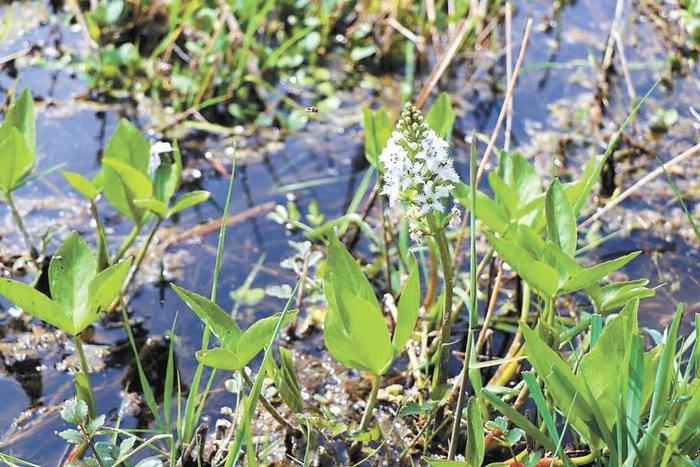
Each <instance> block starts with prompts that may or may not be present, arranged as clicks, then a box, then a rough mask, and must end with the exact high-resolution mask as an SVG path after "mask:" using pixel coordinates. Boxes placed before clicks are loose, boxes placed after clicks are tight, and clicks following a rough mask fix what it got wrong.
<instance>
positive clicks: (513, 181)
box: [505, 151, 542, 207]
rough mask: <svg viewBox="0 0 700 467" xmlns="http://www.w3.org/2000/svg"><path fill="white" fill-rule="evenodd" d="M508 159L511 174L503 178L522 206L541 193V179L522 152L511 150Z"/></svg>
mask: <svg viewBox="0 0 700 467" xmlns="http://www.w3.org/2000/svg"><path fill="white" fill-rule="evenodd" d="M510 159H511V162H510V166H511V167H512V174H509V175H508V176H507V177H505V180H506V183H509V184H510V185H511V186H512V187H513V188H514V189H515V192H516V193H517V194H518V206H520V207H522V206H525V205H526V204H528V203H530V202H531V201H533V200H535V199H537V198H538V197H539V196H540V195H541V194H542V179H541V178H540V176H539V175H538V174H537V171H536V170H535V167H533V165H532V164H530V162H529V161H528V160H527V159H525V156H523V155H522V153H520V152H518V151H516V152H513V153H512V154H511V155H510Z"/></svg>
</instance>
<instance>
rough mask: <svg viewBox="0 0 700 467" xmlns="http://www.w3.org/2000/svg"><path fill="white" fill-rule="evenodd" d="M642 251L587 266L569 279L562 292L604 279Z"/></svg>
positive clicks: (574, 289)
mask: <svg viewBox="0 0 700 467" xmlns="http://www.w3.org/2000/svg"><path fill="white" fill-rule="evenodd" d="M640 253H641V251H635V252H633V253H630V254H627V255H625V256H621V257H620V258H617V259H614V260H612V261H606V262H605V263H600V264H596V265H595V266H592V267H590V268H586V269H584V270H582V271H581V272H579V273H578V274H576V275H574V276H572V277H571V279H569V280H568V281H567V282H566V283H565V284H564V286H563V287H562V288H561V292H562V293H569V292H574V291H576V290H580V289H584V288H586V287H588V286H589V285H591V284H594V283H596V282H598V281H599V280H601V279H603V278H604V277H605V276H607V275H608V274H610V273H612V272H614V271H617V270H618V269H620V268H621V267H623V266H624V265H625V264H627V263H629V262H630V261H632V260H633V259H634V258H636V257H637V256H639V254H640Z"/></svg>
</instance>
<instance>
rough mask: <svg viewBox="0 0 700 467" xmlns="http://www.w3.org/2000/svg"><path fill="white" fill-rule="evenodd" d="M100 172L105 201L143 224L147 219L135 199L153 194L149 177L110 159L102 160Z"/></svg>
mask: <svg viewBox="0 0 700 467" xmlns="http://www.w3.org/2000/svg"><path fill="white" fill-rule="evenodd" d="M102 173H103V178H102V182H103V185H102V189H103V190H104V194H105V198H107V201H109V203H110V204H111V205H112V206H114V209H116V210H117V211H119V212H121V213H122V214H124V215H125V216H127V217H128V218H129V219H131V220H132V221H134V223H136V224H137V225H141V224H143V222H145V221H146V220H147V217H146V212H145V211H144V210H143V209H142V208H139V207H138V206H137V205H136V204H135V201H136V200H137V199H148V198H151V196H152V195H153V186H152V185H151V181H150V180H149V178H148V177H147V176H146V175H144V174H143V173H141V172H139V171H138V170H136V169H135V168H134V167H132V166H130V165H128V164H125V163H123V162H119V161H117V160H111V159H105V160H104V161H103V167H102Z"/></svg>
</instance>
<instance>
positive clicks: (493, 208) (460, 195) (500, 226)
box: [452, 182, 510, 234]
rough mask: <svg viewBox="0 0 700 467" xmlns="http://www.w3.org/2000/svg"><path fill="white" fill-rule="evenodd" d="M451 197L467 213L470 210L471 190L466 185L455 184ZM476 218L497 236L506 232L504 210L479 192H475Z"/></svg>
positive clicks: (506, 221)
mask: <svg viewBox="0 0 700 467" xmlns="http://www.w3.org/2000/svg"><path fill="white" fill-rule="evenodd" d="M452 196H454V197H455V198H456V199H457V201H459V202H460V203H461V204H462V206H464V207H465V208H466V209H467V212H469V210H470V209H471V190H470V189H469V186H468V185H467V184H466V183H463V182H459V183H457V184H456V185H455V187H454V189H453V190H452ZM476 217H478V218H479V220H481V222H483V223H484V224H485V225H486V227H488V228H489V229H490V230H492V231H493V232H496V233H499V234H503V233H504V232H505V231H506V227H508V222H509V220H510V219H509V217H508V213H507V212H506V210H505V209H504V208H503V207H502V206H501V205H500V204H498V203H496V202H495V201H494V200H492V199H491V198H489V197H488V195H486V194H485V193H483V192H481V191H477V192H476Z"/></svg>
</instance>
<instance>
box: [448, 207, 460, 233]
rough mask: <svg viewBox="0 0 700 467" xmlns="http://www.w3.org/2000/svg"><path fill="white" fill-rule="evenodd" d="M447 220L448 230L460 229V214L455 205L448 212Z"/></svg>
mask: <svg viewBox="0 0 700 467" xmlns="http://www.w3.org/2000/svg"><path fill="white" fill-rule="evenodd" d="M448 218H449V221H448V223H447V228H448V229H450V230H457V229H459V228H460V227H462V212H461V211H460V210H459V208H458V207H457V205H456V204H455V205H453V206H452V210H451V211H450V214H449V216H448Z"/></svg>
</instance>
